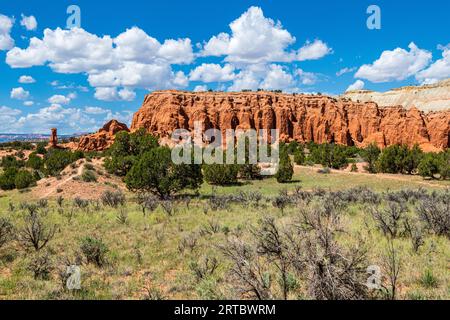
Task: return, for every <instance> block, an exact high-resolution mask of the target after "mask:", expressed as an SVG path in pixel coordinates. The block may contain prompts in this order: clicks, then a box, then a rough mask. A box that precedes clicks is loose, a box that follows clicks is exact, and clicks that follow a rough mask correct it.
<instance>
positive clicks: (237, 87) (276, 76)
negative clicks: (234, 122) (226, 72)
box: [228, 64, 297, 92]
mask: <svg viewBox="0 0 450 320" xmlns="http://www.w3.org/2000/svg"><path fill="white" fill-rule="evenodd" d="M296 85H297V80H296V78H295V75H292V74H291V73H290V72H289V70H288V69H287V68H285V67H283V66H281V65H277V64H271V65H265V64H261V65H252V66H249V67H248V68H245V69H243V70H242V71H241V72H239V73H238V74H237V75H236V77H235V80H234V81H233V84H232V85H231V86H230V87H229V88H228V91H241V90H256V89H265V90H284V91H291V92H292V91H297V89H296V88H295V87H296Z"/></svg>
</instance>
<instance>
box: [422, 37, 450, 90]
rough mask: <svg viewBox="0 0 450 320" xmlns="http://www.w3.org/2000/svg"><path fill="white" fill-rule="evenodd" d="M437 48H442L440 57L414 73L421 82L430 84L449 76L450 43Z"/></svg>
mask: <svg viewBox="0 0 450 320" xmlns="http://www.w3.org/2000/svg"><path fill="white" fill-rule="evenodd" d="M438 48H439V49H440V50H442V59H440V60H437V61H436V62H434V63H433V64H432V65H431V66H430V67H428V68H427V69H425V70H422V71H420V72H419V73H418V74H417V75H416V79H417V80H418V81H420V82H421V83H422V84H432V83H436V82H438V81H439V80H443V79H447V78H449V77H450V44H449V45H447V46H445V47H444V46H439V47H438Z"/></svg>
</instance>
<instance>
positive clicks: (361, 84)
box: [345, 80, 365, 92]
mask: <svg viewBox="0 0 450 320" xmlns="http://www.w3.org/2000/svg"><path fill="white" fill-rule="evenodd" d="M364 86H365V83H364V81H362V80H356V81H355V83H353V84H351V85H350V86H349V87H348V88H347V90H345V92H348V91H353V90H362V89H364Z"/></svg>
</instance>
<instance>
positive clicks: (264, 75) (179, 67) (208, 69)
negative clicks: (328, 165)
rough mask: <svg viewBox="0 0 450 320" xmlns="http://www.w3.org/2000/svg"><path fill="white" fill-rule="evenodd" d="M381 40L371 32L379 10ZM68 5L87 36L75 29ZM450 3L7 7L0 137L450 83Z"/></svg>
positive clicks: (2, 29) (1, 20) (1, 29)
mask: <svg viewBox="0 0 450 320" xmlns="http://www.w3.org/2000/svg"><path fill="white" fill-rule="evenodd" d="M372 4H375V5H378V6H379V8H380V9H381V29H380V30H369V29H368V28H367V25H366V21H367V19H368V17H369V14H367V13H366V10H367V8H368V7H369V5H372ZM69 5H77V6H79V8H80V9H81V29H78V28H74V29H68V28H66V20H67V18H68V16H69V15H68V14H67V13H66V10H67V7H68V6H69ZM448 12H450V3H449V2H448V1H446V0H429V1H421V2H414V3H413V4H411V2H409V1H400V0H399V1H384V0H372V1H365V0H343V1H325V0H316V1H285V0H277V1H273V0H272V1H269V0H267V1H242V0H241V1H226V2H223V1H189V2H187V1H166V2H163V1H158V2H156V1H155V2H154V3H153V2H152V3H150V1H137V0H128V1H101V0H99V1H75V0H74V1H49V0H48V1H26V2H25V1H2V3H1V4H0V75H1V80H2V81H1V82H0V123H1V126H0V132H1V133H46V132H48V130H49V128H51V127H55V126H56V127H58V128H59V130H60V132H61V133H64V134H68V133H74V132H87V131H95V130H97V128H98V127H100V126H101V125H102V124H103V123H104V122H106V120H108V119H109V118H111V117H114V118H118V119H119V120H121V121H124V122H127V123H129V122H130V120H131V116H132V114H133V112H135V111H136V110H137V109H138V108H139V106H140V105H141V103H142V101H143V98H144V95H145V94H146V93H148V92H150V91H153V90H158V89H172V88H173V89H182V90H199V91H201V90H206V89H209V88H211V89H214V90H224V91H233V90H235V91H240V90H242V89H257V88H264V89H282V90H284V91H287V92H322V93H329V94H341V93H343V92H345V91H346V90H347V89H349V88H353V89H363V88H364V89H368V90H377V91H385V90H388V89H390V88H395V87H400V86H404V85H420V84H426V83H433V82H436V81H439V80H441V79H445V78H449V77H450V46H449V44H450V37H449V30H450V22H449V21H450V20H449V19H448Z"/></svg>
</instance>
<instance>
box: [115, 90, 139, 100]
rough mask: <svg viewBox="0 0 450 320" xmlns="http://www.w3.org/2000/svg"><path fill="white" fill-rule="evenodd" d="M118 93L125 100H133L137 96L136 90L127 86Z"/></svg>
mask: <svg viewBox="0 0 450 320" xmlns="http://www.w3.org/2000/svg"><path fill="white" fill-rule="evenodd" d="M118 95H119V97H120V99H121V100H123V101H133V100H134V99H135V98H136V92H134V91H133V90H130V89H127V88H124V89H122V90H120V91H119V92H118Z"/></svg>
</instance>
